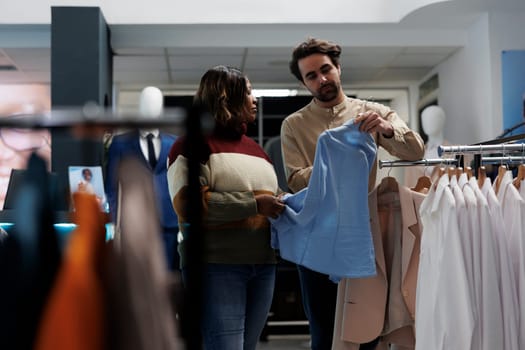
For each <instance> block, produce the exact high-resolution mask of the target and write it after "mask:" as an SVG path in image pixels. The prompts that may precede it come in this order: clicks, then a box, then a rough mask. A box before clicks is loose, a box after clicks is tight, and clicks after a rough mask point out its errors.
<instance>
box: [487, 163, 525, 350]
mask: <svg viewBox="0 0 525 350" xmlns="http://www.w3.org/2000/svg"><path fill="white" fill-rule="evenodd" d="M512 181H513V178H512V172H510V171H507V172H506V173H505V175H504V176H503V179H502V181H501V183H500V188H499V191H498V195H497V198H498V200H499V203H500V204H501V211H502V215H503V228H504V229H505V232H504V233H505V235H506V237H505V239H504V240H500V241H501V242H502V243H503V244H502V245H504V247H502V248H501V250H502V254H506V255H507V256H508V257H509V258H510V259H505V260H504V263H508V264H511V265H512V267H511V269H512V275H513V277H514V278H510V280H509V281H506V280H502V282H501V283H502V286H503V287H506V285H507V284H508V285H509V287H510V286H513V287H514V288H512V289H511V290H509V291H504V292H507V293H513V294H515V304H514V305H515V306H514V307H512V305H509V301H511V300H513V297H514V295H511V296H505V295H503V301H504V306H506V308H505V309H504V315H505V316H507V317H509V318H510V317H513V316H514V318H510V320H509V321H508V323H510V322H512V321H514V322H516V323H517V324H518V325H519V327H518V328H516V332H517V334H518V335H517V337H518V344H517V346H518V348H519V349H525V235H524V234H523V228H524V227H525V226H524V225H525V216H524V215H525V201H524V200H523V199H522V198H521V195H520V193H519V191H518V190H517V189H516V187H515V186H514V185H513V184H512ZM488 190H490V188H488ZM502 268H503V266H502ZM502 277H505V276H502ZM508 308H511V310H507V309H508ZM509 313H511V314H510V315H508V314H509ZM512 313H514V315H512ZM512 330H514V328H512ZM510 336H511V335H509V337H510Z"/></svg>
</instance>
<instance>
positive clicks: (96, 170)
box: [68, 166, 107, 211]
mask: <svg viewBox="0 0 525 350" xmlns="http://www.w3.org/2000/svg"><path fill="white" fill-rule="evenodd" d="M68 176H69V191H70V193H71V194H73V193H75V192H87V193H90V194H94V195H95V196H96V198H97V201H98V203H99V205H100V209H101V210H102V211H106V210H107V200H106V194H105V192H104V179H103V177H102V167H100V166H69V167H68Z"/></svg>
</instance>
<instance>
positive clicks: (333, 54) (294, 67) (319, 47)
mask: <svg viewBox="0 0 525 350" xmlns="http://www.w3.org/2000/svg"><path fill="white" fill-rule="evenodd" d="M316 53H320V54H324V55H327V56H328V57H330V60H331V61H332V63H333V64H334V66H336V67H339V56H341V46H339V45H337V44H335V43H333V42H330V41H327V40H322V39H315V38H309V39H308V40H306V41H304V42H302V43H300V44H299V45H297V46H296V47H295V49H294V50H293V53H292V60H291V61H290V71H291V72H292V74H293V75H294V76H295V77H296V78H297V80H299V81H300V82H304V81H303V77H302V75H301V71H300V70H299V63H298V62H299V60H300V59H302V58H305V57H308V56H310V55H313V54H316Z"/></svg>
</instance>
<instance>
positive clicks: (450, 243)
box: [416, 174, 474, 350]
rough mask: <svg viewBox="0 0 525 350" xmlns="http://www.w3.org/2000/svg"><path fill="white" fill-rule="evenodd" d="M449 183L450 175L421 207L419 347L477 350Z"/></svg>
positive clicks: (454, 206)
mask: <svg viewBox="0 0 525 350" xmlns="http://www.w3.org/2000/svg"><path fill="white" fill-rule="evenodd" d="M448 185H449V179H448V175H447V174H445V175H443V176H442V177H441V178H440V179H439V180H438V183H437V186H436V188H435V189H432V190H431V191H430V192H429V196H430V197H429V196H427V198H426V199H425V200H424V201H423V203H422V204H421V208H420V214H421V220H422V222H423V235H422V239H421V259H420V271H419V272H418V292H417V295H416V296H417V297H416V339H417V341H416V350H433V349H439V350H445V349H447V350H449V349H461V350H463V349H471V340H472V331H473V328H474V316H473V311H472V308H471V304H470V303H471V300H470V295H469V293H470V291H469V289H468V281H467V276H466V270H465V264H464V257H463V252H462V248H461V244H460V232H459V229H458V227H459V225H458V220H457V213H456V203H455V200H454V195H453V194H452V191H451V190H450V188H449V186H448ZM432 192H434V193H432ZM430 193H432V194H430ZM427 199H428V200H427ZM422 262H423V268H422ZM432 279H433V280H434V281H433V282H432V281H431V280H432ZM428 282H430V283H428ZM425 284H426V285H425ZM452 286H453V287H452Z"/></svg>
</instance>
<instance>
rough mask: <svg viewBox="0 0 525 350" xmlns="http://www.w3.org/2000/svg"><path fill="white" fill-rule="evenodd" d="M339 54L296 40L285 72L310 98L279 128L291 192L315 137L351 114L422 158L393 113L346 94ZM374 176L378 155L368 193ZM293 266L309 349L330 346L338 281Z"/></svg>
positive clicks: (397, 150) (381, 139)
mask: <svg viewBox="0 0 525 350" xmlns="http://www.w3.org/2000/svg"><path fill="white" fill-rule="evenodd" d="M340 55H341V47H340V46H339V45H337V44H335V43H332V42H329V41H326V40H320V39H315V38H311V39H308V40H306V41H305V42H303V43H301V44H299V45H298V46H297V47H296V48H295V49H294V51H293V54H292V60H291V62H290V70H291V72H292V74H293V75H294V76H295V77H296V78H297V79H298V80H299V81H300V82H301V83H302V84H303V85H304V86H305V87H306V89H308V91H310V93H311V94H312V96H313V99H312V101H311V102H310V103H309V104H308V105H306V106H305V107H303V108H302V109H300V110H298V111H297V112H295V113H292V114H291V115H289V116H288V117H287V118H286V119H285V120H284V121H283V124H282V126H281V144H282V151H283V159H284V165H285V172H286V176H287V179H288V186H289V188H290V191H291V192H297V191H299V190H301V189H303V188H304V187H306V186H308V181H309V179H310V175H311V172H312V166H313V163H314V155H315V147H316V143H317V138H318V136H319V135H320V134H321V133H322V132H323V131H325V130H327V129H332V128H335V127H338V126H341V125H342V124H343V123H344V122H346V121H348V120H349V119H352V118H355V123H359V124H360V127H359V129H360V130H361V131H363V132H368V133H370V134H371V135H372V136H373V137H374V140H375V142H376V144H377V145H379V146H382V147H383V148H384V149H386V150H387V151H388V152H389V153H390V154H392V155H394V156H397V157H399V158H401V159H406V160H417V159H421V158H422V157H423V154H424V144H423V140H422V139H421V137H420V136H419V135H418V134H417V133H416V132H414V131H412V130H410V129H409V128H408V127H407V125H406V124H405V122H403V121H402V120H401V118H399V116H398V115H397V114H396V112H395V111H393V110H391V109H390V108H388V107H386V106H384V105H381V104H378V103H372V102H367V101H363V100H359V99H353V98H349V97H347V96H346V95H345V93H344V92H343V89H342V87H341V66H340V64H339V57H340ZM376 174H377V159H376V160H375V161H374V166H373V167H372V170H371V172H370V175H369V179H368V191H369V192H370V191H371V190H372V189H373V188H374V186H375V183H376ZM363 205H366V204H363ZM297 268H298V271H299V281H300V285H301V293H302V297H303V307H304V311H305V314H306V316H307V318H308V321H309V324H310V335H311V347H312V350H327V349H331V346H332V335H333V328H334V316H335V305H336V297H337V284H335V283H333V282H332V281H330V280H329V279H328V276H326V275H323V274H320V273H317V272H315V271H312V270H309V269H307V268H305V267H303V266H299V265H298V266H297ZM375 345H376V341H373V342H371V343H368V344H362V345H361V349H374V348H375Z"/></svg>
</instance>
